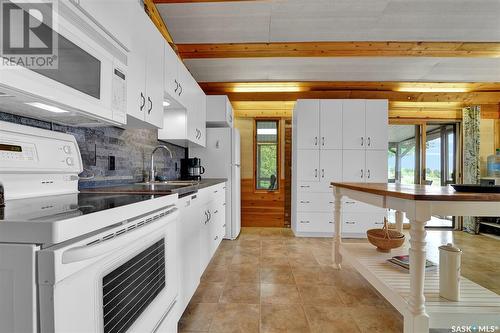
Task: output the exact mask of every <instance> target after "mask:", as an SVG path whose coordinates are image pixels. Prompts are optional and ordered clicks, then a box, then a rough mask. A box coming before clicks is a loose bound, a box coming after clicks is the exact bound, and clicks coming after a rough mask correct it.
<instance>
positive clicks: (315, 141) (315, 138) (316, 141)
mask: <svg viewBox="0 0 500 333" xmlns="http://www.w3.org/2000/svg"><path fill="white" fill-rule="evenodd" d="M314 145H315V146H317V145H318V137H317V136H315V137H314Z"/></svg>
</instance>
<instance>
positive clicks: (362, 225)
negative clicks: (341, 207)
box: [342, 211, 385, 237]
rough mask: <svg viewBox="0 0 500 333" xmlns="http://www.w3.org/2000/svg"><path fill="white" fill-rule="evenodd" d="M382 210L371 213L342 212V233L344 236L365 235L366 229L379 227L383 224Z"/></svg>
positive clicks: (383, 214) (383, 215)
mask: <svg viewBox="0 0 500 333" xmlns="http://www.w3.org/2000/svg"><path fill="white" fill-rule="evenodd" d="M384 217H385V213H384V212H383V211H379V212H372V213H349V212H343V213H342V234H343V235H344V236H347V237H348V236H351V237H358V236H362V237H365V236H366V230H368V229H373V228H381V227H382V225H383V224H384Z"/></svg>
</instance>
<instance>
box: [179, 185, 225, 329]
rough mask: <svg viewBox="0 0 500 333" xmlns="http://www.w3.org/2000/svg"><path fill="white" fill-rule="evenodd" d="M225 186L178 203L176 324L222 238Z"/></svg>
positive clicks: (194, 195) (206, 189)
mask: <svg viewBox="0 0 500 333" xmlns="http://www.w3.org/2000/svg"><path fill="white" fill-rule="evenodd" d="M225 202H226V193H225V183H220V184H217V185H214V186H210V187H207V188H204V189H201V190H199V191H198V193H196V194H193V195H190V196H187V197H184V198H181V199H179V201H178V204H177V205H178V207H179V210H180V222H179V226H178V228H177V230H178V239H179V241H178V253H179V256H180V258H179V281H180V286H179V296H178V299H177V304H176V319H177V320H178V319H179V318H180V316H181V315H182V313H183V312H184V310H185V309H186V307H187V305H188V304H189V301H190V300H191V298H192V297H193V295H194V293H195V291H196V288H198V285H199V284H200V278H201V275H202V274H203V272H204V271H205V269H206V267H207V265H208V263H209V262H210V260H211V259H212V257H213V255H214V253H215V251H216V250H217V248H218V246H219V245H220V243H221V240H222V239H223V238H224V234H225V231H226V230H225V227H226V226H225V224H226V213H225Z"/></svg>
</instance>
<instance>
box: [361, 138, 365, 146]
mask: <svg viewBox="0 0 500 333" xmlns="http://www.w3.org/2000/svg"><path fill="white" fill-rule="evenodd" d="M364 143H365V138H363V137H361V147H363V145H364Z"/></svg>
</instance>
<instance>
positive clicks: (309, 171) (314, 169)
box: [297, 149, 320, 182]
mask: <svg viewBox="0 0 500 333" xmlns="http://www.w3.org/2000/svg"><path fill="white" fill-rule="evenodd" d="M297 154H298V160H299V161H301V162H300V163H298V165H297V177H298V180H299V181H304V182H317V181H318V180H319V173H320V170H319V150H312V149H299V150H297Z"/></svg>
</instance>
